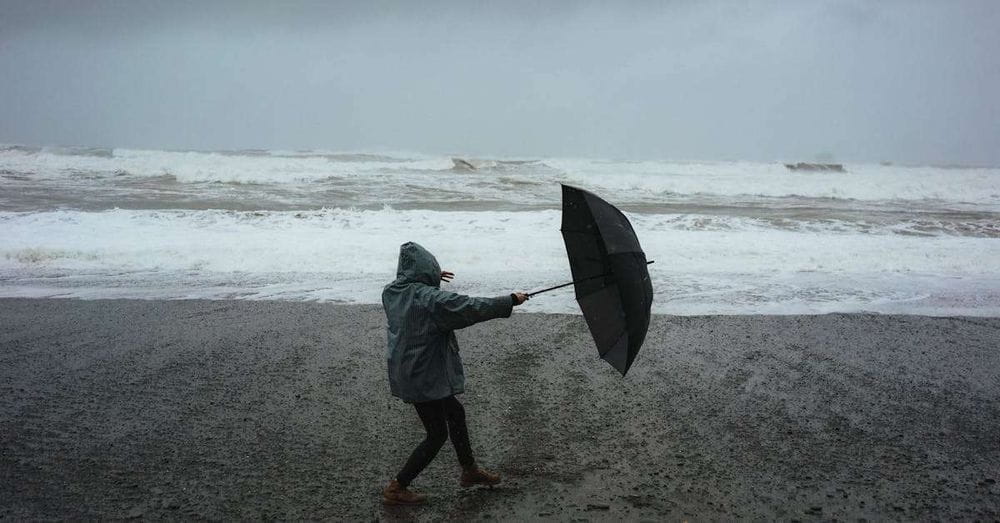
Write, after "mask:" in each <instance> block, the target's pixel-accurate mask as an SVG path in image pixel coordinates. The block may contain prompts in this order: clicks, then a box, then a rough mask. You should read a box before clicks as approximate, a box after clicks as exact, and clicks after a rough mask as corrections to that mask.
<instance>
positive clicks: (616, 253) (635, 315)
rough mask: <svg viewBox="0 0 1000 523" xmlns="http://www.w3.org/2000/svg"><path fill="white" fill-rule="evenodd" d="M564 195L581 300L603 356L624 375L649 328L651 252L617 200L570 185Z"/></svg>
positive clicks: (571, 262) (570, 253)
mask: <svg viewBox="0 0 1000 523" xmlns="http://www.w3.org/2000/svg"><path fill="white" fill-rule="evenodd" d="M562 196H563V214H562V228H561V231H562V235H563V241H565V243H566V254H567V255H568V256H569V266H570V270H571V271H572V272H573V280H574V282H573V283H574V288H575V290H576V301H577V302H579V304H580V309H581V310H582V311H583V317H584V318H585V319H586V320H587V326H588V327H589V328H590V333H591V335H593V337H594V342H595V343H596V344H597V351H598V353H599V354H600V355H601V358H602V359H604V360H605V361H607V362H608V363H610V364H611V366H612V367H614V368H615V369H618V372H621V373H622V376H624V375H625V373H627V372H628V369H629V367H631V366H632V361H634V360H635V356H636V354H638V353H639V348H640V347H642V342H643V340H645V339H646V330H647V329H648V328H649V309H650V307H651V306H652V304H653V286H652V283H651V282H650V281H649V271H648V270H647V269H646V265H647V262H646V254H645V253H643V252H642V248H641V247H640V246H639V240H638V238H636V236H635V231H634V230H633V229H632V224H631V223H629V221H628V219H627V218H626V217H625V215H624V214H622V212H621V211H619V210H618V209H617V208H615V207H614V206H613V205H611V204H610V203H608V202H606V201H604V200H602V199H601V198H599V197H597V196H596V195H594V194H592V193H590V192H587V191H584V190H582V189H577V188H576V187H570V186H568V185H563V186H562ZM649 263H652V262H649Z"/></svg>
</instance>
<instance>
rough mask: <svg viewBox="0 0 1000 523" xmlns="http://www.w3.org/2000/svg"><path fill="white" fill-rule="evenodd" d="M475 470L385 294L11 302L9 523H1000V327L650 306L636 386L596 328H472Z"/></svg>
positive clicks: (6, 438)
mask: <svg viewBox="0 0 1000 523" xmlns="http://www.w3.org/2000/svg"><path fill="white" fill-rule="evenodd" d="M458 336H459V342H460V344H461V345H462V355H463V358H464V360H465V366H466V374H467V378H468V387H467V392H466V394H464V395H462V396H461V397H460V398H461V400H462V402H463V403H464V404H465V406H466V410H467V413H468V418H469V426H470V431H471V435H472V443H473V448H474V449H475V451H476V454H477V458H478V460H479V462H480V463H481V464H482V465H484V466H485V467H487V468H490V469H491V470H496V471H498V472H500V473H501V474H503V476H504V478H505V480H504V483H503V484H502V485H501V486H499V487H497V488H493V489H473V490H462V489H460V488H459V486H458V465H457V462H456V459H455V455H454V452H453V450H452V449H451V447H450V444H447V445H446V447H445V448H444V449H442V452H441V454H440V455H439V456H438V458H437V460H435V462H434V463H433V464H432V465H431V466H430V467H429V468H428V469H427V470H426V471H425V472H424V474H423V475H421V476H420V477H419V478H418V479H417V480H416V481H415V482H414V484H413V488H415V489H417V490H419V491H421V492H423V493H426V494H428V495H429V496H430V497H431V500H430V503H429V504H428V505H427V506H424V507H416V508H386V507H383V506H382V505H381V502H380V497H379V490H380V489H381V487H382V486H383V485H384V483H385V482H386V481H387V480H388V479H389V478H391V477H392V476H393V475H394V473H395V472H396V470H397V469H398V467H400V466H401V465H402V463H403V461H404V460H405V458H406V456H407V454H408V452H409V451H410V449H412V447H413V446H415V445H416V443H417V442H418V441H419V440H420V439H421V437H422V434H423V431H422V428H421V426H420V423H419V421H418V419H417V416H416V414H415V413H414V411H413V409H412V407H410V406H408V405H406V404H403V403H402V402H400V401H398V400H396V399H394V398H391V397H390V395H389V392H388V385H387V381H386V370H385V362H384V351H385V319H384V316H383V314H382V311H381V308H380V307H378V306H371V305H367V306H364V305H336V304H316V303H293V302H263V301H256V302H241V301H128V300H97V301H76V300H50V299H37V300H30V299H0V397H2V400H0V518H11V519H50V518H54V519H81V518H94V519H119V518H139V517H141V518H149V519H161V518H208V519H246V518H249V519H346V520H365V519H367V520H369V521H370V520H373V519H376V518H377V519H381V520H410V519H416V520H423V521H437V520H441V519H450V520H465V519H501V520H523V519H547V518H548V519H553V520H573V519H586V520H597V521H599V520H618V519H625V520H640V519H649V520H683V519H690V520H733V519H783V520H792V519H798V520H812V519H823V520H828V519H854V520H856V519H859V518H866V519H869V520H886V519H890V520H891V519H899V520H914V519H919V520H927V519H948V520H954V519H960V520H974V519H980V520H994V519H997V518H998V517H1000V486H998V485H997V481H998V480H1000V472H998V471H1000V436H998V434H1000V348H998V347H1000V319H996V318H932V317H918V316H890V315H868V314H849V315H841V314H834V315H822V316H695V317H676V316H656V317H654V319H653V321H652V324H651V326H650V332H649V335H648V337H647V340H646V344H645V346H644V348H643V351H642V352H641V353H640V355H639V358H638V359H637V361H636V363H635V365H634V366H633V368H632V370H631V371H630V373H629V375H628V376H627V377H626V378H624V379H622V378H621V376H619V375H618V374H617V373H616V372H615V371H614V370H613V369H612V368H611V367H610V366H609V365H607V364H606V363H604V362H603V361H601V360H599V359H598V358H597V357H596V352H595V349H594V347H593V343H592V341H591V339H590V337H589V334H588V332H587V329H586V325H585V324H584V321H583V318H582V317H580V316H567V315H550V314H515V315H514V316H513V317H512V318H511V319H509V320H497V321H493V322H489V323H486V324H481V325H477V326H474V327H472V328H469V329H466V330H464V331H460V332H459V334H458Z"/></svg>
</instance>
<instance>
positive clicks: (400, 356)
mask: <svg viewBox="0 0 1000 523" xmlns="http://www.w3.org/2000/svg"><path fill="white" fill-rule="evenodd" d="M440 284H441V266H440V265H438V262H437V259H435V258H434V255H433V254H431V253H430V252H428V251H427V250H426V249H424V248H423V247H421V246H420V245H418V244H416V243H413V242H408V243H404V244H403V245H402V246H400V248H399V266H398V267H397V269H396V280H395V281H393V282H392V283H390V284H389V285H386V287H385V289H384V290H383V291H382V306H383V307H384V308H385V315H386V318H387V319H388V324H389V328H388V331H389V332H388V335H389V336H388V337H389V340H388V341H389V343H388V350H387V351H386V360H387V362H388V365H389V388H390V390H391V391H392V395H393V396H396V397H398V398H400V399H402V400H403V401H405V402H407V403H419V402H424V401H433V400H439V399H442V398H447V397H448V396H452V395H455V394H459V393H462V392H464V391H465V372H464V371H463V369H462V358H461V357H460V356H459V355H458V340H457V339H456V338H455V332H454V331H455V330H456V329H461V328H464V327H468V326H469V325H472V324H474V323H479V322H481V321H486V320H492V319H494V318H507V317H509V316H510V313H511V310H512V308H513V307H514V299H513V298H512V297H511V296H501V297H498V298H473V297H470V296H463V295H461V294H455V293H453V292H448V291H443V290H441V289H440V288H439V286H440Z"/></svg>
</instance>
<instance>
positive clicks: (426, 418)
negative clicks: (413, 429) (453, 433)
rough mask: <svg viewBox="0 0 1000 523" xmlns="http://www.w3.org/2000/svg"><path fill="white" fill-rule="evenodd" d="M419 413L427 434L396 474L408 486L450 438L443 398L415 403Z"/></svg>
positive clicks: (402, 484) (400, 481)
mask: <svg viewBox="0 0 1000 523" xmlns="http://www.w3.org/2000/svg"><path fill="white" fill-rule="evenodd" d="M413 406H414V407H415V408H416V409H417V415H418V416H420V421H421V422H422V423H423V424H424V430H426V431H427V436H426V437H424V440H423V441H421V442H420V444H419V445H417V448H415V449H413V452H412V453H411V454H410V459H408V460H406V464H405V465H403V469H402V470H400V471H399V474H397V475H396V480H397V481H399V484H400V485H401V486H402V487H403V488H406V487H407V486H408V485H409V484H410V482H411V481H413V479H414V478H416V477H417V475H418V474H420V472H421V471H423V470H424V468H425V467H426V466H427V465H428V464H429V463H430V462H431V461H432V460H434V457H435V456H437V453H438V451H439V450H441V446H442V445H444V442H445V440H447V439H448V423H447V420H446V416H445V408H444V403H443V402H442V400H436V401H428V402H425V403H414V404H413Z"/></svg>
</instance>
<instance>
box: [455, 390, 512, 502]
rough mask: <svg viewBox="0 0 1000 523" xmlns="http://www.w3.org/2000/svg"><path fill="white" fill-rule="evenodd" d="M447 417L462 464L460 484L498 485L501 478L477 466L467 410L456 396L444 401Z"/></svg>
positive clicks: (466, 485)
mask: <svg viewBox="0 0 1000 523" xmlns="http://www.w3.org/2000/svg"><path fill="white" fill-rule="evenodd" d="M443 401H444V411H445V416H446V417H447V419H448V432H449V434H451V443H452V445H454V446H455V453H456V454H458V462H459V463H461V464H462V477H461V478H460V480H459V483H460V484H461V485H462V486H463V487H471V486H473V485H496V484H497V483H500V476H499V475H497V474H494V473H492V472H489V471H486V470H483V469H481V468H479V467H478V466H477V465H476V460H475V458H473V457H472V445H470V444H469V429H468V427H467V426H466V424H465V408H464V407H462V404H461V403H460V402H459V401H458V399H456V398H455V397H454V396H451V397H450V398H445V399H444V400H443Z"/></svg>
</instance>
